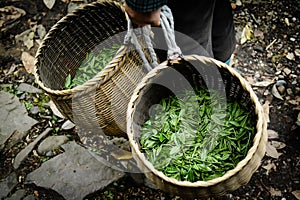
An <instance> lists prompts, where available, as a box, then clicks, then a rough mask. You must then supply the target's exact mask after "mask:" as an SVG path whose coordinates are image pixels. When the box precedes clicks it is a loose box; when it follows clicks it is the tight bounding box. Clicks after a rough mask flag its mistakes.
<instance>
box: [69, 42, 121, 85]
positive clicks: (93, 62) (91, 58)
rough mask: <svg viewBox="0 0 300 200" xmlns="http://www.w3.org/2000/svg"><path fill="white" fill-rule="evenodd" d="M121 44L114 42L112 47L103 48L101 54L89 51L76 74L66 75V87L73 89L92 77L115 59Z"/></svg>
mask: <svg viewBox="0 0 300 200" xmlns="http://www.w3.org/2000/svg"><path fill="white" fill-rule="evenodd" d="M120 47H121V46H120V45H117V44H114V45H112V47H111V48H103V49H102V50H101V51H100V53H99V54H97V55H96V54H94V53H92V52H91V53H87V54H86V59H85V60H84V61H83V62H82V64H81V65H80V67H79V68H78V69H77V70H76V75H75V76H74V78H72V76H71V74H69V75H68V76H67V77H66V82H65V86H64V89H71V88H74V87H76V86H78V85H82V84H84V83H85V82H87V81H88V80H90V79H92V78H93V77H94V76H95V75H96V74H98V73H99V72H100V71H101V70H102V69H104V67H105V66H106V65H107V64H108V63H109V62H110V61H111V60H112V59H113V57H114V56H115V55H116V53H117V51H118V50H119V48H120Z"/></svg>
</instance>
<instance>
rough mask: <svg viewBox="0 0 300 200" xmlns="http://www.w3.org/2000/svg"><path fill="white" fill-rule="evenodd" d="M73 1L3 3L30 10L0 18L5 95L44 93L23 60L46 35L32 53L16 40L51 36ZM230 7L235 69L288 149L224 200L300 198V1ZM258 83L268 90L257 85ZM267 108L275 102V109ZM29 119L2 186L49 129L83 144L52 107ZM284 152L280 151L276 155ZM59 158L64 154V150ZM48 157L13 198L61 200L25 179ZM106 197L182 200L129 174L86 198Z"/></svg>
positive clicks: (33, 159) (9, 153) (2, 160)
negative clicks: (23, 90) (29, 34)
mask: <svg viewBox="0 0 300 200" xmlns="http://www.w3.org/2000/svg"><path fill="white" fill-rule="evenodd" d="M74 2H76V3H81V2H78V1H73V2H72V1H71V2H70V1H69V0H65V1H63V0H56V2H55V4H54V6H53V8H52V9H48V8H47V7H46V6H45V5H44V3H43V1H34V0H22V1H21V0H17V1H16V0H7V1H1V2H0V8H4V7H5V6H15V7H17V8H21V9H23V10H24V11H25V12H26V14H25V15H23V16H19V17H16V18H14V16H16V15H12V17H11V18H4V17H3V16H5V15H3V13H5V11H3V10H1V12H0V13H1V20H2V21H3V19H4V23H3V24H2V23H1V24H0V25H1V26H0V28H1V32H0V35H1V42H0V84H1V86H2V87H1V90H6V91H8V90H9V89H10V90H11V91H10V92H12V93H15V94H16V95H17V96H18V97H19V98H21V96H22V94H17V93H16V88H17V86H18V85H19V84H20V83H24V82H25V83H29V84H33V85H34V86H35V87H38V86H37V85H36V84H35V83H34V77H33V75H32V74H29V73H28V71H26V69H25V68H26V67H24V63H23V62H22V60H23V59H22V57H21V55H22V52H28V53H30V54H31V55H35V53H36V51H37V48H38V45H39V42H40V41H41V39H40V38H39V36H40V35H38V34H37V31H35V35H34V43H33V46H32V47H31V46H30V47H29V46H26V43H24V41H25V42H26V41H28V38H27V39H24V40H22V39H19V40H18V37H16V36H17V35H19V34H21V33H22V32H24V31H26V30H28V29H30V28H32V29H34V30H37V25H43V26H44V28H45V30H46V31H48V30H49V29H50V28H51V26H53V25H54V24H55V23H56V22H57V21H58V20H59V19H60V18H61V17H63V16H64V15H66V14H67V12H68V9H71V6H70V5H71V4H74ZM232 6H233V13H234V20H235V25H236V33H237V41H238V43H237V47H236V50H235V53H234V58H233V62H232V66H233V67H234V68H235V69H236V70H238V71H239V72H240V73H241V74H242V75H243V76H244V77H245V78H246V79H247V80H248V81H249V82H250V83H251V84H252V86H253V89H254V91H255V92H256V94H257V96H258V97H259V100H260V102H261V103H262V104H264V105H266V107H267V108H269V111H270V113H269V118H270V122H269V124H268V129H269V130H273V131H275V132H276V133H277V134H278V136H275V138H274V139H270V141H274V140H275V141H279V142H281V144H284V145H285V147H283V148H277V149H278V152H279V154H280V156H279V157H278V158H274V156H270V155H269V156H268V155H266V156H265V157H264V158H263V161H262V165H261V167H260V168H259V169H258V170H257V171H256V172H255V173H254V175H253V177H252V178H251V180H250V182H249V183H248V184H247V185H245V186H242V187H241V188H239V189H238V190H236V191H234V192H232V193H230V194H227V195H225V196H223V197H220V199H297V198H298V199H299V196H298V197H296V195H295V191H298V192H299V190H300V179H299V177H300V131H299V119H298V118H299V111H300V107H299V106H300V97H299V96H300V95H299V93H300V85H299V82H300V63H299V59H300V58H299V56H300V55H299V54H300V53H299V49H300V46H299V44H300V43H299V38H300V37H299V32H300V27H299V20H300V13H299V6H300V2H299V1H296V0H286V1H278V0H272V1H263V0H262V1H258V0H242V1H241V2H240V1H237V2H235V1H234V2H233V4H232ZM19 38H20V37H19ZM27 45H28V44H27ZM29 45H30V44H29ZM28 47H29V48H28ZM23 61H24V60H23ZM12 66H16V67H15V68H14V69H13V70H12V73H8V72H9V70H10V69H12ZM259 83H261V84H262V85H258V84H259ZM7 84H8V85H9V84H12V86H9V89H8V87H7ZM4 85H6V86H4ZM274 85H275V87H274ZM275 89H277V90H278V91H279V92H277V90H275ZM280 97H281V98H282V99H280ZM24 98H25V99H24ZM21 99H22V98H21ZM35 99H38V100H37V101H42V100H41V99H42V97H41V96H34V95H25V97H24V96H23V101H22V102H24V103H25V104H26V105H28V106H29V107H27V108H28V110H30V102H34V101H35ZM26 102H27V103H26ZM28 102H29V103H28ZM266 102H269V106H267V104H266ZM29 115H30V116H31V117H33V118H34V119H36V120H38V123H37V124H36V125H35V126H33V127H32V128H31V129H30V130H29V131H28V135H27V136H26V137H25V138H24V139H23V140H21V141H20V142H19V143H17V144H15V145H14V146H13V147H11V148H9V149H7V148H4V149H3V150H2V151H1V152H0V166H1V167H0V180H1V179H4V178H5V177H6V176H7V175H8V174H10V173H11V172H12V171H14V169H13V167H12V163H13V159H14V158H15V156H16V155H17V153H18V152H19V151H20V150H21V149H22V148H24V147H25V146H27V145H28V143H29V142H31V141H32V140H33V139H34V138H36V137H37V135H39V134H40V133H41V132H42V130H44V129H45V128H46V127H53V128H54V129H56V130H57V133H56V134H57V135H68V136H69V137H70V138H71V139H72V140H75V141H77V142H79V138H78V136H77V135H76V130H74V129H72V130H69V131H68V130H61V129H60V128H59V127H61V125H62V124H63V122H64V120H61V119H58V118H57V117H55V116H54V115H53V113H52V111H51V109H49V108H46V109H45V110H44V112H43V113H41V112H40V113H37V114H34V113H32V112H31V113H29ZM297 123H298V124H297ZM278 152H277V151H276V152H275V153H277V154H278ZM55 153H57V154H58V153H61V150H57V152H55ZM45 159H46V160H47V158H46V157H43V156H38V155H37V154H35V153H31V154H30V155H29V157H28V158H27V159H26V160H25V161H24V162H23V163H22V164H21V166H20V167H19V168H18V169H17V170H16V173H17V175H18V177H19V178H18V179H19V181H18V184H17V186H16V187H15V188H14V190H13V191H12V192H11V193H13V192H14V191H17V190H18V189H25V191H26V194H27V195H29V194H34V196H35V197H36V198H37V199H63V198H62V197H61V196H60V195H59V194H57V193H56V192H55V191H51V190H48V189H44V188H39V187H36V186H35V185H28V184H25V183H24V179H25V177H26V175H27V174H28V173H30V172H32V171H33V170H35V169H37V168H38V167H39V166H40V165H41V164H42V163H43V162H44V161H45ZM293 192H294V193H293ZM298 195H299V194H298ZM105 198H106V199H112V198H115V199H179V197H174V196H171V195H168V194H166V193H164V192H161V191H159V190H154V189H151V188H149V187H147V186H145V185H143V184H137V183H136V182H135V181H134V180H133V179H132V177H131V176H129V175H128V176H125V177H124V178H123V179H121V180H119V181H117V182H114V183H113V184H111V185H109V186H108V187H107V188H105V189H104V190H101V191H97V192H95V193H93V194H90V195H88V196H87V197H86V199H105Z"/></svg>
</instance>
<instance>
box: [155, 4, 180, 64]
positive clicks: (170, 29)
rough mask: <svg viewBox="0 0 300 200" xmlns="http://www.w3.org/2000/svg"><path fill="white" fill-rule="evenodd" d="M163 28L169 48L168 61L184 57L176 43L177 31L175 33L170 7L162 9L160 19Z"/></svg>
mask: <svg viewBox="0 0 300 200" xmlns="http://www.w3.org/2000/svg"><path fill="white" fill-rule="evenodd" d="M160 19H161V20H160V22H161V27H162V29H163V32H164V36H165V40H166V43H167V46H168V59H169V60H175V59H177V58H179V57H181V58H182V57H183V56H182V52H181V49H180V48H179V47H178V46H177V44H176V41H175V31H174V19H173V15H172V11H171V9H170V8H169V7H168V6H166V5H165V6H163V7H162V9H161V17H160Z"/></svg>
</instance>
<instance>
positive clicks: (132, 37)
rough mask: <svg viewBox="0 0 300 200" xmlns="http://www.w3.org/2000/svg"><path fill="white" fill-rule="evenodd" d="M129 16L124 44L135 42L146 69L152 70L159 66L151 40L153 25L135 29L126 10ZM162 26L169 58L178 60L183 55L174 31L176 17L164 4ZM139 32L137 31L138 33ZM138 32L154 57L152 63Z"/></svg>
mask: <svg viewBox="0 0 300 200" xmlns="http://www.w3.org/2000/svg"><path fill="white" fill-rule="evenodd" d="M125 15H126V18H127V33H126V35H125V39H124V44H125V45H128V44H129V43H131V44H133V45H134V47H135V48H136V50H137V51H138V54H139V55H140V57H141V59H142V61H143V63H144V65H145V67H146V69H147V70H148V71H151V69H153V68H154V67H156V66H158V62H157V57H156V53H155V51H154V49H153V45H152V41H151V33H152V32H151V26H150V25H147V26H143V27H141V28H138V29H134V28H133V26H132V23H131V20H130V18H129V16H128V14H127V13H126V12H125ZM160 20H161V26H162V30H163V32H164V36H165V40H166V43H167V47H168V60H176V59H178V58H179V57H181V58H182V57H183V55H182V52H181V49H180V48H179V47H178V46H177V44H176V41H175V31H174V19H173V15H172V12H171V9H170V8H169V7H168V6H166V5H165V6H163V7H162V10H161V19H160ZM136 32H137V33H136ZM137 34H138V35H142V37H143V40H144V42H145V43H146V46H147V48H148V51H149V53H150V57H151V59H152V64H150V63H149V62H148V60H147V59H146V56H145V54H144V52H143V49H142V47H141V45H140V43H139V40H138V39H137Z"/></svg>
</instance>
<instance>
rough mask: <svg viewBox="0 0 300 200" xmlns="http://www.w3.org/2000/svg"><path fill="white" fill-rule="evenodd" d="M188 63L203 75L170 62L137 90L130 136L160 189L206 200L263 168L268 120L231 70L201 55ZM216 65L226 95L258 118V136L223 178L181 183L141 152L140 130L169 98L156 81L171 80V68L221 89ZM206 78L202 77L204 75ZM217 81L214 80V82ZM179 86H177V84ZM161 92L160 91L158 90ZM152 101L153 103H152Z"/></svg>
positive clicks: (247, 87) (135, 153)
mask: <svg viewBox="0 0 300 200" xmlns="http://www.w3.org/2000/svg"><path fill="white" fill-rule="evenodd" d="M184 59H185V60H186V61H188V63H192V65H193V66H195V68H197V71H201V72H202V73H201V74H200V75H199V74H197V73H196V72H195V71H193V69H192V68H191V67H190V65H188V64H187V62H179V63H175V64H170V63H168V62H167V61H166V62H163V63H161V64H160V65H159V66H158V67H157V68H155V69H154V70H152V71H151V72H150V73H148V74H147V75H146V76H145V77H144V78H143V79H142V81H141V82H140V84H139V85H138V87H137V88H136V89H135V91H134V93H133V95H132V98H131V100H130V103H129V105H128V110H127V134H128V138H129V141H130V145H131V148H132V152H133V157H134V159H135V160H136V162H137V164H138V166H139V168H140V169H141V170H142V171H143V172H144V173H145V174H146V177H147V178H148V179H150V180H151V181H152V182H153V183H154V184H155V185H157V186H158V187H159V188H160V189H162V190H164V191H166V192H170V193H173V194H176V195H181V196H184V197H187V198H188V199H192V198H206V197H210V196H220V195H223V194H225V193H226V192H228V191H233V190H235V189H237V188H238V187H240V186H241V185H244V184H246V183H247V182H248V181H249V180H250V178H251V176H252V174H253V173H254V172H255V171H256V169H257V168H258V167H259V165H260V161H261V159H262V157H263V156H264V154H265V146H266V141H267V134H266V126H267V124H266V121H265V120H264V114H263V110H262V107H261V105H260V103H259V101H258V99H257V97H256V95H255V93H254V92H253V90H252V89H251V87H250V85H249V84H248V83H247V82H246V81H245V80H244V78H242V77H241V75H239V74H238V73H237V72H236V71H235V70H233V69H232V68H231V67H229V66H227V65H225V64H223V63H221V62H219V61H216V60H214V59H211V58H206V57H201V56H194V55H192V56H186V57H185V58H184ZM212 66H217V69H218V70H219V73H220V74H221V76H222V82H223V83H224V85H225V90H226V96H227V97H230V98H234V99H236V100H238V101H239V102H240V103H241V104H243V105H245V106H246V107H247V109H249V111H250V112H251V113H252V114H251V115H252V116H249V117H255V119H256V122H257V123H256V134H255V136H254V139H253V145H252V147H251V148H250V150H249V151H248V153H247V155H246V157H245V158H244V159H243V160H242V161H240V162H239V163H238V164H237V166H236V167H235V168H234V169H232V170H230V171H228V172H226V173H225V174H224V175H223V176H221V177H219V178H215V179H212V180H209V181H197V182H193V183H192V182H189V181H178V180H176V179H174V178H170V177H167V176H165V175H164V174H163V173H162V172H160V171H158V170H156V169H155V168H154V167H153V165H152V164H151V163H150V162H149V161H148V160H147V158H146V157H145V155H144V154H143V153H141V151H140V148H141V146H140V144H139V137H140V133H139V130H140V128H141V126H142V124H143V123H144V122H145V121H146V120H147V119H148V116H147V115H148V114H147V113H148V110H149V108H150V107H151V106H152V105H153V104H156V103H158V102H159V100H160V99H161V98H162V97H166V95H164V94H163V93H166V92H165V91H164V89H163V88H162V87H159V86H157V84H155V83H157V80H159V79H160V77H162V78H163V77H168V76H169V73H170V70H171V69H176V70H177V71H178V72H180V73H181V74H182V75H183V76H184V77H185V79H187V80H190V82H191V84H192V85H193V86H200V85H203V84H207V86H208V88H216V89H217V88H220V87H221V86H219V83H220V80H216V79H215V77H216V76H215V75H214V74H213V73H211V72H210V71H211V69H210V68H211V67H212ZM201 75H203V76H201ZM172 78H173V77H168V78H167V79H168V80H169V81H170V82H171V83H170V85H175V86H174V87H180V83H178V82H180V80H179V79H177V80H173V79H172ZM214 79H215V80H214ZM176 84H177V85H176ZM159 90H160V91H159ZM158 91H159V92H158ZM149 99H151V100H149Z"/></svg>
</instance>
